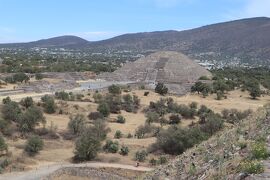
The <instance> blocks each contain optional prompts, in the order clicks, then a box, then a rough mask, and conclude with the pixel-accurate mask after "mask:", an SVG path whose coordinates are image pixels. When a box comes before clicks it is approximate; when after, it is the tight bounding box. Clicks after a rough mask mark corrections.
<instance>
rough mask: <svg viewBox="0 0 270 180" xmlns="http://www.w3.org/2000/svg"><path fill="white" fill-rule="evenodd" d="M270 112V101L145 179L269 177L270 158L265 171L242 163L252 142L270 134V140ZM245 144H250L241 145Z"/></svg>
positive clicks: (248, 154) (246, 158) (149, 174)
mask: <svg viewBox="0 0 270 180" xmlns="http://www.w3.org/2000/svg"><path fill="white" fill-rule="evenodd" d="M269 113H270V106H269V105H266V106H264V107H263V108H260V109H258V111H257V112H256V113H254V114H252V115H250V116H249V117H248V118H246V119H244V120H243V121H242V122H241V123H240V124H238V125H234V126H233V127H231V126H228V127H225V128H224V129H223V130H222V131H220V132H219V133H217V134H216V135H215V136H213V137H211V138H210V139H209V140H207V141H204V142H202V143H201V144H199V145H197V146H196V147H194V148H191V149H189V150H187V151H186V152H185V153H183V154H182V155H179V156H178V157H177V158H176V159H175V160H174V161H172V162H170V163H168V164H167V165H164V166H160V167H158V168H156V169H155V170H154V171H152V172H150V173H148V174H147V175H145V176H144V178H143V179H144V180H153V179H155V180H159V179H160V180H161V179H170V180H178V179H245V178H243V177H247V176H248V178H247V179H252V180H253V179H262V180H263V179H269V178H270V173H269V170H270V168H269V160H265V161H263V162H262V164H264V166H265V168H264V172H265V173H261V174H258V175H250V174H247V173H246V172H244V171H243V170H241V165H242V163H244V162H247V161H246V160H248V159H249V158H250V157H251V155H250V151H251V147H252V145H254V143H256V142H258V141H259V140H260V141H261V140H262V139H267V138H268V142H269V137H267V136H268V134H269V125H270V116H269ZM265 143H266V142H265ZM241 144H246V146H242V147H241ZM268 146H269V145H268ZM268 149H269V147H268ZM260 162H261V161H260ZM253 168H254V169H255V167H253Z"/></svg>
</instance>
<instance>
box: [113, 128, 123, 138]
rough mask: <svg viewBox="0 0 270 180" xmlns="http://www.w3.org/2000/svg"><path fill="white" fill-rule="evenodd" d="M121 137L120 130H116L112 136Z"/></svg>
mask: <svg viewBox="0 0 270 180" xmlns="http://www.w3.org/2000/svg"><path fill="white" fill-rule="evenodd" d="M122 137H123V134H122V132H121V131H120V130H117V131H116V132H115V134H114V138H116V139H120V138H122Z"/></svg>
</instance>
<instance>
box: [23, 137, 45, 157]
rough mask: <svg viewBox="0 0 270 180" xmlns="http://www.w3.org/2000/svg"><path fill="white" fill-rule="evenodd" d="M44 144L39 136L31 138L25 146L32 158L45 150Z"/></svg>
mask: <svg viewBox="0 0 270 180" xmlns="http://www.w3.org/2000/svg"><path fill="white" fill-rule="evenodd" d="M43 146H44V143H43V140H42V139H40V137H38V136H33V137H30V138H29V139H28V140H27V142H26V145H25V148H24V150H25V152H27V153H28V154H29V155H30V156H32V155H35V154H37V153H38V152H39V151H40V150H42V149H43Z"/></svg>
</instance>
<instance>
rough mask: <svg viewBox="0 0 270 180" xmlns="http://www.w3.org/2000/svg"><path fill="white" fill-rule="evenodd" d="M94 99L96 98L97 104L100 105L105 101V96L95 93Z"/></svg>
mask: <svg viewBox="0 0 270 180" xmlns="http://www.w3.org/2000/svg"><path fill="white" fill-rule="evenodd" d="M93 98H94V101H95V103H100V102H101V101H102V99H103V96H102V94H100V93H95V94H94V95H93Z"/></svg>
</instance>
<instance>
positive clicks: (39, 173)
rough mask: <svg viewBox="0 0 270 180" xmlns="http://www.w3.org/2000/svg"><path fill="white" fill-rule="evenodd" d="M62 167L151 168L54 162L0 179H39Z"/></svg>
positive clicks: (2, 176) (95, 163)
mask: <svg viewBox="0 0 270 180" xmlns="http://www.w3.org/2000/svg"><path fill="white" fill-rule="evenodd" d="M62 167H89V168H101V167H111V168H120V169H127V170H135V171H145V172H147V171H151V170H153V169H152V168H147V167H135V166H131V165H123V164H111V163H99V162H92V163H83V164H55V165H50V166H42V167H40V168H37V169H35V170H31V171H25V172H14V173H7V174H4V175H1V176H0V180H39V179H42V178H43V177H45V176H48V175H49V174H51V173H53V172H54V171H56V170H59V169H61V168H62Z"/></svg>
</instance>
